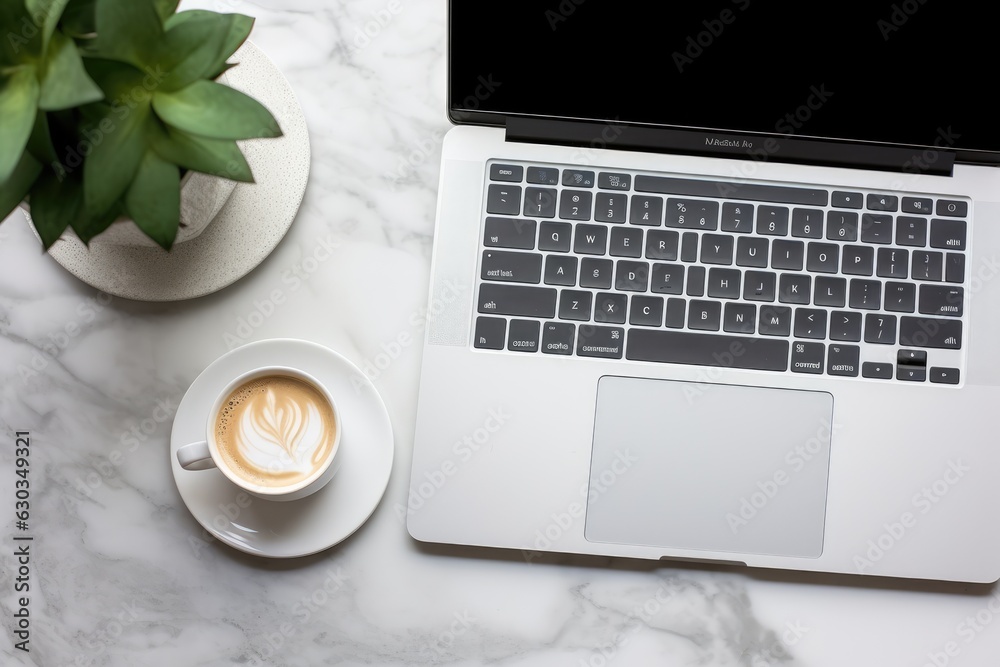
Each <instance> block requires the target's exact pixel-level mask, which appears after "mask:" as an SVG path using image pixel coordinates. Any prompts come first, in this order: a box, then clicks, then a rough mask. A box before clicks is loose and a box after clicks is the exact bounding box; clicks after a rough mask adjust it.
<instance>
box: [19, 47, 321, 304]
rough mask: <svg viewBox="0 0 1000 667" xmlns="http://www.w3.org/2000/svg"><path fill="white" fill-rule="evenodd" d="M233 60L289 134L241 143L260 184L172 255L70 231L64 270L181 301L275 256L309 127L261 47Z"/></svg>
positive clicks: (245, 83) (136, 293) (237, 194)
mask: <svg viewBox="0 0 1000 667" xmlns="http://www.w3.org/2000/svg"><path fill="white" fill-rule="evenodd" d="M233 60H234V61H236V62H239V65H238V66H236V67H234V68H232V69H231V70H229V71H228V72H227V74H226V76H227V79H228V82H229V85H230V86H232V87H233V88H236V89H238V90H241V91H243V92H245V93H247V94H248V95H250V96H252V97H254V98H256V99H257V100H258V101H260V102H261V103H262V104H263V105H264V106H266V107H267V108H268V109H269V110H270V111H271V113H273V114H274V116H275V118H276V119H277V120H278V123H279V124H280V125H281V130H282V132H283V133H284V134H283V136H281V137H279V138H276V139H251V140H248V141H241V142H240V147H241V148H242V149H243V154H244V155H245V156H246V158H247V162H249V164H250V168H251V169H252V170H253V175H254V179H255V180H256V181H257V182H256V183H238V184H237V185H236V189H235V190H233V194H232V196H231V197H230V199H229V201H228V202H226V205H225V206H224V207H223V209H222V211H220V212H219V215H218V216H216V218H215V219H214V220H213V221H212V222H211V223H210V224H209V225H208V227H207V228H206V229H205V231H204V232H202V233H201V234H200V235H199V236H197V237H196V238H194V239H191V240H190V241H186V242H184V243H180V244H178V245H176V246H174V248H173V250H172V251H171V252H169V253H167V252H165V251H163V250H161V249H160V248H157V247H148V248H147V247H141V246H116V245H110V244H100V243H92V244H91V246H90V248H89V249H88V248H87V246H85V245H84V244H83V243H82V242H81V241H80V239H78V238H77V237H76V236H75V235H73V234H72V233H67V234H65V235H63V238H61V239H60V240H59V241H57V242H56V243H55V245H53V246H52V248H50V249H49V255H51V256H52V258H53V259H55V261H57V262H58V263H59V264H61V265H62V266H63V268H65V269H66V270H67V271H69V272H70V273H72V274H73V275H74V276H76V277H77V278H79V279H80V280H82V281H83V282H85V283H87V284H88V285H91V286H93V287H96V288H97V289H99V290H101V291H103V292H106V293H108V294H111V295H114V296H118V297H123V298H126V299H137V300H139V301H179V300H182V299H193V298H195V297H199V296H204V295H206V294H211V293H212V292H217V291H218V290H220V289H222V288H223V287H227V286H228V285H231V284H232V283H234V282H236V281H237V280H239V279H240V278H242V277H243V276H245V275H247V274H248V273H250V272H251V271H252V270H253V269H254V268H256V267H257V265H258V264H260V263H261V262H263V261H264V259H265V258H266V257H267V256H268V255H269V254H271V251H272V250H274V248H275V247H276V246H277V245H278V242H279V241H281V239H282V238H284V236H285V233H286V232H287V231H288V229H289V227H291V226H292V221H294V220H295V215H296V213H297V212H298V210H299V206H300V205H301V203H302V197H303V195H304V194H305V190H306V182H307V181H308V180H309V161H310V149H309V132H308V129H307V127H306V119H305V114H304V113H303V112H302V107H301V106H300V105H299V102H298V100H297V99H296V97H295V93H294V92H293V91H292V87H291V85H289V83H288V81H287V80H285V77H284V76H282V74H281V72H280V71H279V70H278V68H277V67H276V66H275V65H274V63H272V62H271V61H270V60H269V59H268V57H267V56H265V55H264V53H263V52H262V51H261V50H260V49H258V48H257V47H256V46H254V45H253V44H251V43H250V42H247V43H246V44H244V45H243V46H242V47H241V48H240V50H239V51H237V52H236V53H235V54H234V56H233ZM31 229H32V231H34V227H32V228H31ZM36 236H37V235H36Z"/></svg>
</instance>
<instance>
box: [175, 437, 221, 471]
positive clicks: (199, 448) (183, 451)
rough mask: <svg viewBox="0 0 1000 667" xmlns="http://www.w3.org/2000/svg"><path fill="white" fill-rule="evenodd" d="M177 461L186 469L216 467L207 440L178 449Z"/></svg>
mask: <svg viewBox="0 0 1000 667" xmlns="http://www.w3.org/2000/svg"><path fill="white" fill-rule="evenodd" d="M177 462H178V463H180V464H181V467H182V468H184V469H185V470H209V469H210V468H214V467H215V461H213V460H212V452H211V451H209V449H208V443H207V442H205V441H202V442H194V443H191V444H190V445H184V446H183V447H181V448H180V449H178V450H177Z"/></svg>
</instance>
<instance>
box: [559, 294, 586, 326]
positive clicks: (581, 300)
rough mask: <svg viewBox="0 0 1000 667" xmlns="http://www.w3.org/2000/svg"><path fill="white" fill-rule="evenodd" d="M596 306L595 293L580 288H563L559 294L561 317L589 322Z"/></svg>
mask: <svg viewBox="0 0 1000 667" xmlns="http://www.w3.org/2000/svg"><path fill="white" fill-rule="evenodd" d="M593 307H594V295H593V293H591V292H583V291H579V290H563V291H562V292H561V293H560V294H559V319H560V320H577V321H580V322H587V321H589V320H590V316H591V313H592V311H593Z"/></svg>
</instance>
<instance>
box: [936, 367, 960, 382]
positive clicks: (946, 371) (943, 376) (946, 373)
mask: <svg viewBox="0 0 1000 667" xmlns="http://www.w3.org/2000/svg"><path fill="white" fill-rule="evenodd" d="M961 377H962V375H961V371H959V370H958V369H957V368H942V367H941V366H932V367H931V382H934V383H936V384H958V381H959V380H960V379H961Z"/></svg>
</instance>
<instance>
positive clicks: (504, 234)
mask: <svg viewBox="0 0 1000 667" xmlns="http://www.w3.org/2000/svg"><path fill="white" fill-rule="evenodd" d="M536 227H537V223H536V222H535V221H534V220H517V219H514V218H486V232H485V233H484V234H483V245H486V246H489V247H491V248H513V249H517V250H534V249H535V229H536Z"/></svg>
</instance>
